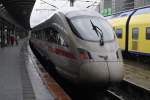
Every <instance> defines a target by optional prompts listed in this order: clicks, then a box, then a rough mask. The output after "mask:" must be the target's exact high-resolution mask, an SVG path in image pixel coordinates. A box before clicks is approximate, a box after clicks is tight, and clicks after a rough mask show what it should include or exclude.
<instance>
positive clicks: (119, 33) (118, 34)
mask: <svg viewBox="0 0 150 100" xmlns="http://www.w3.org/2000/svg"><path fill="white" fill-rule="evenodd" d="M116 35H117V37H118V38H119V39H121V38H122V29H121V28H119V29H117V30H116Z"/></svg>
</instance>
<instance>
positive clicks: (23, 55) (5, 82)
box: [0, 39, 54, 100]
mask: <svg viewBox="0 0 150 100" xmlns="http://www.w3.org/2000/svg"><path fill="white" fill-rule="evenodd" d="M33 66H34V64H33V63H32V61H31V60H30V58H29V57H28V50H27V39H24V40H21V41H20V43H19V45H18V46H9V47H5V48H0V100H54V97H53V95H52V94H51V93H50V92H49V91H48V89H47V87H46V85H44V84H43V82H42V79H41V78H40V77H39V75H38V73H37V71H36V70H35V69H34V68H33Z"/></svg>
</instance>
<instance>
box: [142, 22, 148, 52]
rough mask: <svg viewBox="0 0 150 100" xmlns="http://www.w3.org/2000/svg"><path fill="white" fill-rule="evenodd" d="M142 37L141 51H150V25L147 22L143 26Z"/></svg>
mask: <svg viewBox="0 0 150 100" xmlns="http://www.w3.org/2000/svg"><path fill="white" fill-rule="evenodd" d="M141 37H142V38H141V39H140V40H141V42H140V52H142V53H144V54H149V53H150V46H149V45H150V25H147V24H145V25H144V26H143V27H142V36H141Z"/></svg>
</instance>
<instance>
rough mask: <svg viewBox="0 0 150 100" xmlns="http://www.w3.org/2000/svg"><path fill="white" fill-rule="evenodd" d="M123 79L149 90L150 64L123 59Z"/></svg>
mask: <svg viewBox="0 0 150 100" xmlns="http://www.w3.org/2000/svg"><path fill="white" fill-rule="evenodd" d="M124 80H125V81H128V82H130V83H133V84H135V85H137V86H139V87H141V88H143V89H145V90H148V91H150V66H149V65H146V64H141V63H139V62H136V61H135V62H134V61H129V60H125V61H124Z"/></svg>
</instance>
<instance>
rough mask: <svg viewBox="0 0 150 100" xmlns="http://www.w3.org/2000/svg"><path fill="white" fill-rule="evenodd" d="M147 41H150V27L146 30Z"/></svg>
mask: <svg viewBox="0 0 150 100" xmlns="http://www.w3.org/2000/svg"><path fill="white" fill-rule="evenodd" d="M146 40H150V27H147V28H146Z"/></svg>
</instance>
